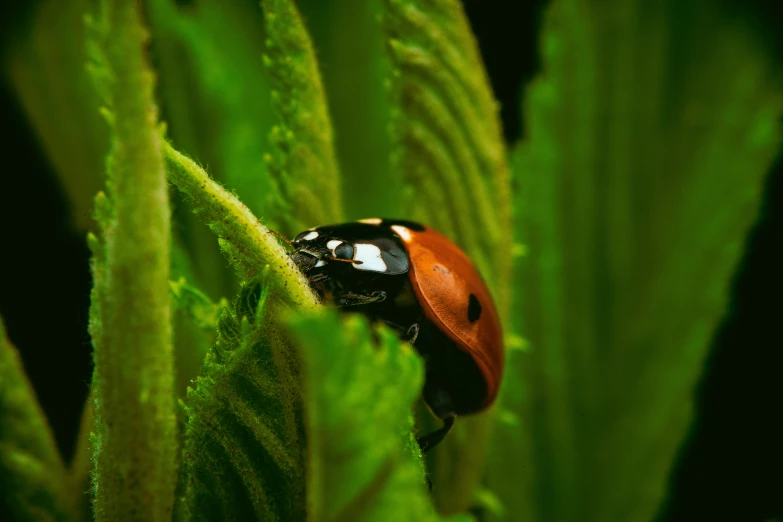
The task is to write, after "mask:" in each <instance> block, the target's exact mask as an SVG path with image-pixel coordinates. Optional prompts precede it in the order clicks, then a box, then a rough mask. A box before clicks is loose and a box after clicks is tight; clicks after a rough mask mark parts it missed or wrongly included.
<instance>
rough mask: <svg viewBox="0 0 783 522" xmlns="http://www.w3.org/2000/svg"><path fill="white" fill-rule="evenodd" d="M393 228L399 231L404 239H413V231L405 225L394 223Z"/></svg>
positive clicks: (398, 233)
mask: <svg viewBox="0 0 783 522" xmlns="http://www.w3.org/2000/svg"><path fill="white" fill-rule="evenodd" d="M391 229H392V230H394V231H395V232H397V235H398V236H400V237H401V238H402V240H403V241H410V240H411V231H410V230H408V229H407V228H405V227H404V226H402V225H392V227H391Z"/></svg>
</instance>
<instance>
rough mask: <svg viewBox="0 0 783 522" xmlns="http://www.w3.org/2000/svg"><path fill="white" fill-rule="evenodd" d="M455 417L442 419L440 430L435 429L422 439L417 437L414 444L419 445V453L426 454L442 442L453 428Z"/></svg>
mask: <svg viewBox="0 0 783 522" xmlns="http://www.w3.org/2000/svg"><path fill="white" fill-rule="evenodd" d="M456 418H457V416H456V415H454V414H452V415H450V416H448V417H446V418H445V419H443V427H442V428H440V429H437V430H435V431H433V432H432V433H428V434H426V435H424V436H423V437H419V438H417V439H416V442H418V443H419V447H420V448H421V451H422V452H423V453H427V452H428V451H430V450H431V449H432V448H434V447H435V446H437V445H438V443H439V442H440V441H442V440H443V438H444V437H445V436H446V435H448V433H449V432H450V431H451V428H452V426H454V419H456Z"/></svg>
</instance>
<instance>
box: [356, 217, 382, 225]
mask: <svg viewBox="0 0 783 522" xmlns="http://www.w3.org/2000/svg"><path fill="white" fill-rule="evenodd" d="M382 221H383V220H382V219H381V218H367V219H360V220H359V223H367V224H368V225H380V224H381V222H382Z"/></svg>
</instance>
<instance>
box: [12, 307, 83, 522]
mask: <svg viewBox="0 0 783 522" xmlns="http://www.w3.org/2000/svg"><path fill="white" fill-rule="evenodd" d="M73 493H74V492H73V491H72V490H70V488H69V482H68V476H67V474H66V472H65V466H63V462H62V459H61V458H60V454H59V452H58V451H57V444H56V443H55V441H54V437H53V436H52V432H51V429H50V428H49V423H48V422H47V421H46V417H45V415H44V413H43V411H42V410H41V406H40V405H39V404H38V400H37V399H36V397H35V392H34V391H33V388H32V386H31V385H30V382H29V381H28V380H27V377H26V375H25V373H24V369H23V368H22V361H21V359H20V358H19V353H18V352H17V351H16V348H14V347H13V345H11V342H10V341H9V340H8V337H6V333H5V328H4V326H3V323H2V320H0V499H2V501H3V503H4V504H5V505H6V506H8V509H9V510H10V512H11V513H13V515H14V516H15V520H18V521H20V522H23V521H31V522H32V521H34V520H47V521H70V520H75V518H76V512H75V507H76V506H75V502H74V498H73V497H74V495H73Z"/></svg>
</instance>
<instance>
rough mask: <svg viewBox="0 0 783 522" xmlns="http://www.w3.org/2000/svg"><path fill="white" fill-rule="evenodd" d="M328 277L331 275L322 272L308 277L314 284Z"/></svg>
mask: <svg viewBox="0 0 783 522" xmlns="http://www.w3.org/2000/svg"><path fill="white" fill-rule="evenodd" d="M327 279H329V276H328V275H327V274H324V273H320V274H315V275H314V276H310V277H309V278H308V281H309V283H310V284H311V285H312V284H315V283H320V282H321V281H326V280H327Z"/></svg>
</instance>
